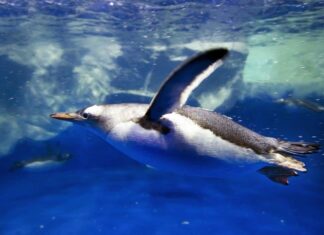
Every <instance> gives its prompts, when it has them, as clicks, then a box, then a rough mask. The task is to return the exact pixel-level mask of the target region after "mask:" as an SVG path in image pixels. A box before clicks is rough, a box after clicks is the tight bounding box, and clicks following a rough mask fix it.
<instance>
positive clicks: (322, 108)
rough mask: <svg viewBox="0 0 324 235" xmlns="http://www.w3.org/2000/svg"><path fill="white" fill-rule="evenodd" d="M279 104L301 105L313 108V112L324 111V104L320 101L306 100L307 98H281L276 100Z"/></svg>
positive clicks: (309, 108)
mask: <svg viewBox="0 0 324 235" xmlns="http://www.w3.org/2000/svg"><path fill="white" fill-rule="evenodd" d="M275 102H276V103H279V104H286V105H288V106H293V105H294V106H300V107H303V108H306V109H308V110H311V111H313V112H324V106H323V105H320V104H318V103H315V102H312V101H309V100H306V99H300V98H294V97H289V98H280V99H277V100H276V101H275Z"/></svg>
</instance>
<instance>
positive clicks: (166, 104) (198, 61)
mask: <svg viewBox="0 0 324 235" xmlns="http://www.w3.org/2000/svg"><path fill="white" fill-rule="evenodd" d="M227 54H228V50H227V49H224V48H217V49H212V50H208V51H205V52H203V53H200V54H198V55H196V56H194V57H192V58H189V59H188V60H187V61H185V62H184V63H183V64H182V65H180V66H179V67H178V68H176V69H175V70H174V71H173V72H172V73H171V74H170V75H169V76H168V78H167V79H166V80H165V82H164V83H163V85H162V86H161V88H160V90H159V91H158V93H157V94H156V95H155V97H154V98H153V100H152V101H151V104H150V107H149V108H148V110H147V112H146V114H145V116H144V117H143V120H146V121H153V122H156V121H158V120H159V119H160V117H162V116H163V115H164V114H166V113H171V112H173V111H174V110H175V109H177V108H181V107H182V106H183V105H184V104H185V103H186V101H187V99H188V97H189V95H190V94H191V92H192V91H193V90H194V89H195V88H196V87H198V86H199V84H200V83H201V82H202V81H203V80H205V79H206V78H207V77H208V76H209V75H210V74H212V73H213V72H214V71H215V70H216V69H217V68H218V67H220V66H221V65H222V64H223V59H224V58H225V57H226V55H227Z"/></svg>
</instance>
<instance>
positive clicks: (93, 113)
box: [50, 105, 109, 132]
mask: <svg viewBox="0 0 324 235" xmlns="http://www.w3.org/2000/svg"><path fill="white" fill-rule="evenodd" d="M106 110H107V106H106V105H93V106H90V107H87V108H84V109H80V110H78V111H76V112H70V113H68V112H67V113H66V112H64V113H63V112H62V113H53V114H51V115H50V117H51V118H54V119H58V120H63V121H68V122H72V123H74V124H77V125H81V126H84V127H86V128H87V129H91V130H92V131H95V132H98V131H99V132H100V130H101V131H102V129H108V127H106V125H107V124H109V122H107V117H106V116H107V112H106Z"/></svg>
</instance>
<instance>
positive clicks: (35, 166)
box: [10, 153, 72, 171]
mask: <svg viewBox="0 0 324 235" xmlns="http://www.w3.org/2000/svg"><path fill="white" fill-rule="evenodd" d="M71 158H72V156H71V154H69V153H60V154H55V155H49V156H44V157H35V158H32V159H28V160H22V161H17V162H15V163H14V164H13V165H12V166H11V167H10V171H16V170H19V169H27V170H45V169H50V168H53V167H56V166H59V165H60V164H62V163H63V162H66V161H68V160H70V159H71Z"/></svg>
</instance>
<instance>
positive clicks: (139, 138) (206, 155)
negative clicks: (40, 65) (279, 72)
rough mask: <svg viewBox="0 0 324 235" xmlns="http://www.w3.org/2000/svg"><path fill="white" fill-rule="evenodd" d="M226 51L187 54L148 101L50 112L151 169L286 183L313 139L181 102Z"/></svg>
mask: <svg viewBox="0 0 324 235" xmlns="http://www.w3.org/2000/svg"><path fill="white" fill-rule="evenodd" d="M227 55H228V50H227V49H225V48H216V49H212V50H208V51H205V52H202V53H200V54H198V55H196V56H194V57H192V58H189V59H188V60H187V61H185V62H184V63H183V64H182V65H180V66H179V67H178V68H176V69H175V70H174V71H173V72H172V73H171V74H170V75H169V76H168V77H167V79H166V80H165V82H164V83H163V85H162V86H161V87H160V90H159V91H158V93H157V94H156V95H155V97H154V98H153V99H152V101H151V103H150V104H136V103H125V104H113V105H93V106H90V107H87V108H84V109H81V110H79V111H76V112H72V113H54V114H51V115H50V116H51V117H52V118H55V119H59V120H65V121H71V122H73V123H75V124H78V125H81V126H83V127H86V128H88V129H90V130H91V131H93V132H94V133H96V134H97V135H98V136H100V137H102V138H103V139H104V140H105V141H107V142H108V143H109V144H111V145H112V146H114V147H115V148H116V149H118V150H120V151H121V152H122V153H124V154H126V155H128V156H129V157H131V158H133V159H135V160H137V161H139V162H141V163H143V164H145V165H149V166H151V167H152V168H155V169H162V170H166V171H170V172H176V173H180V174H187V175H197V176H204V177H225V176H233V175H241V174H242V173H243V172H251V171H254V172H255V171H259V172H260V173H262V174H264V175H266V176H267V177H268V178H269V179H271V180H272V181H274V182H277V183H281V184H288V177H290V176H296V175H297V171H300V172H305V171H306V168H305V164H304V163H303V162H301V161H298V160H296V159H295V158H293V157H292V156H293V155H300V154H309V153H313V152H315V151H316V150H318V149H319V145H318V144H312V143H304V142H286V141H281V140H278V139H275V138H271V137H266V136H262V135H259V134H257V133H255V132H253V131H252V130H249V129H247V128H245V127H243V126H241V125H239V124H237V123H235V122H234V121H232V120H231V119H229V118H228V117H225V116H223V115H221V114H217V113H215V112H212V111H208V110H205V109H202V108H197V107H190V106H185V103H186V101H187V99H188V97H189V95H190V94H191V92H192V91H193V90H194V89H195V88H196V87H198V86H199V84H200V83H201V82H202V81H203V80H204V79H206V78H207V77H208V76H209V75H210V74H211V73H213V72H214V71H215V70H216V69H217V68H218V67H220V66H221V65H222V64H223V62H224V60H225V58H226V57H227Z"/></svg>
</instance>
